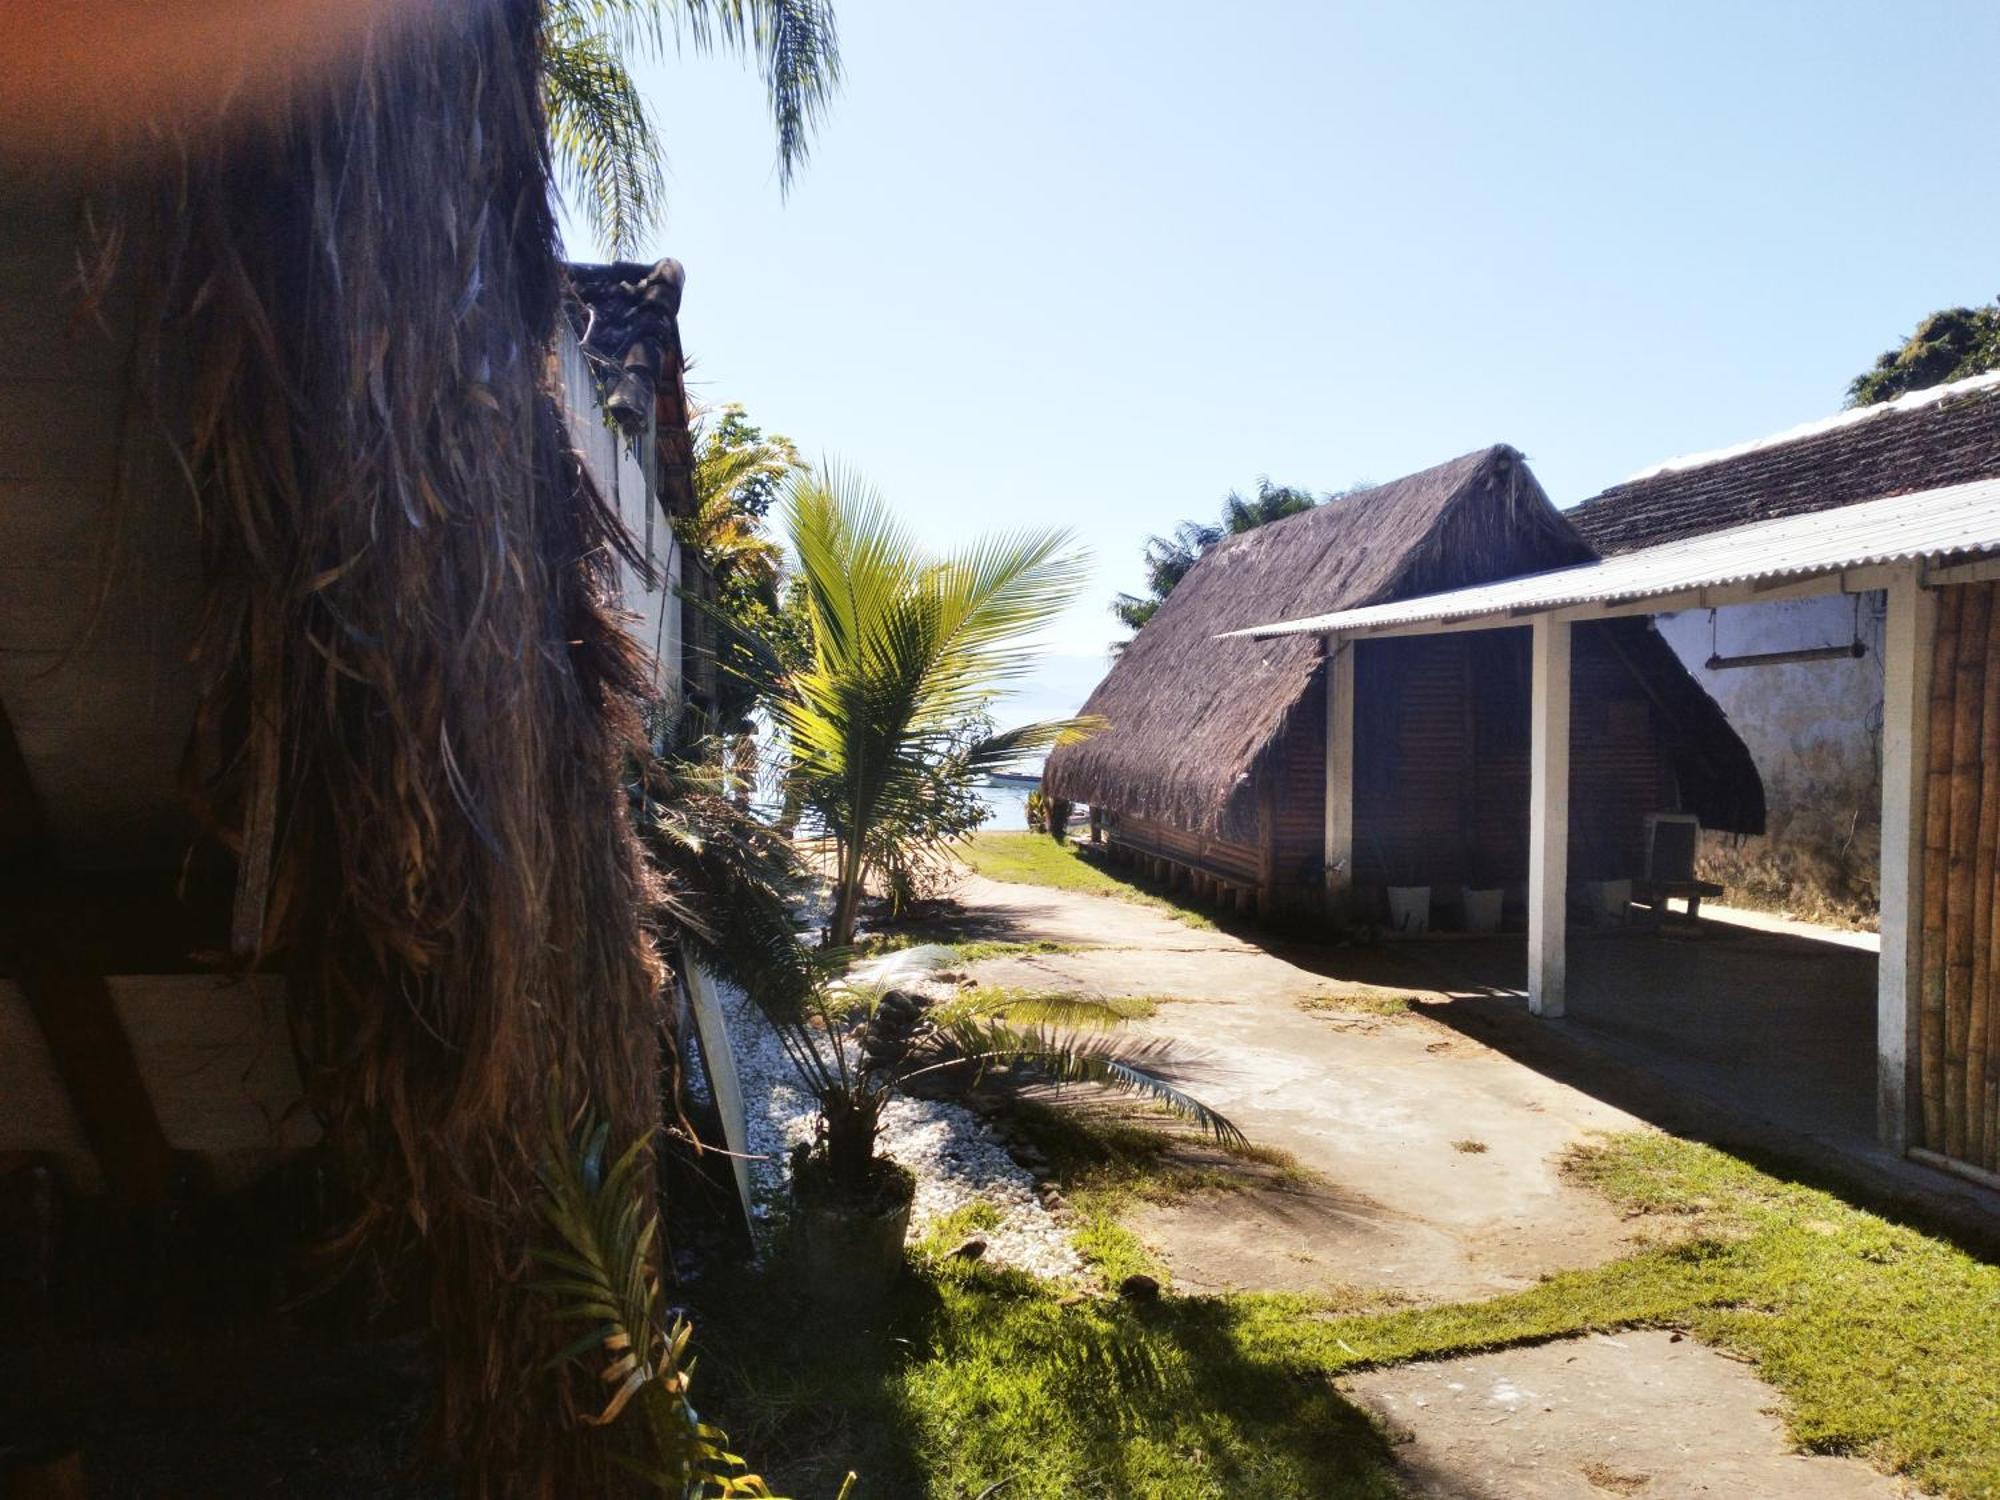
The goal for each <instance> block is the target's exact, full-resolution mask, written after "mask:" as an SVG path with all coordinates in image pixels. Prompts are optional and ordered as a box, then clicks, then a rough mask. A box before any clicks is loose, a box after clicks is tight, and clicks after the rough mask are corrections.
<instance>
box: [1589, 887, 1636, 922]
mask: <svg viewBox="0 0 2000 1500" xmlns="http://www.w3.org/2000/svg"><path fill="white" fill-rule="evenodd" d="M1586 889H1588V890H1589V892H1590V913H1591V915H1592V916H1594V917H1596V918H1597V920H1598V921H1600V922H1608V923H1610V924H1612V925H1613V926H1620V925H1623V923H1624V921H1625V919H1626V918H1627V917H1628V916H1629V915H1631V911H1632V882H1631V881H1629V880H1592V881H1589V882H1587V883H1586Z"/></svg>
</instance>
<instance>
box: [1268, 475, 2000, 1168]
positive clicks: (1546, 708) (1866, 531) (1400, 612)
mask: <svg viewBox="0 0 2000 1500" xmlns="http://www.w3.org/2000/svg"><path fill="white" fill-rule="evenodd" d="M1996 587H2000V479H1975V480H1971V481H1968V482H1965V483H1961V484H1953V485H1945V486H1942V487H1940V488H1937V489H1929V490H1918V491H1915V492H1911V493H1900V494H1892V495H1887V496H1883V497H1879V498H1875V499H1867V500H1857V501H1855V502H1853V503H1850V504H1843V505H1839V506H1836V507H1835V508H1833V509H1829V510H1819V511H1815V510H1812V509H1810V508H1807V507H1805V506H1801V507H1798V508H1796V509H1795V510H1794V512H1793V513H1792V514H1787V515H1781V516H1778V517H1776V518H1774V519H1770V520H1762V521H1751V522H1748V523H1746V524H1742V525H1737V526H1729V527H1724V528H1722V529H1720V530H1713V531H1706V532H1699V533H1696V534H1693V535H1687V536H1683V537H1682V538H1681V539H1680V540H1677V541H1668V542H1662V543H1660V544H1659V545H1656V546H1652V547H1640V548H1637V549H1634V550H1632V551H1628V552H1623V553H1620V554H1619V555H1617V556H1614V557H1609V558H1604V559H1601V560H1599V561H1596V562H1587V563H1580V564H1576V565H1573V566H1570V567H1567V568H1558V569H1552V570H1550V571H1547V572H1543V573H1538V574H1533V575H1530V576H1526V577H1521V578H1516V579H1510V580H1504V581H1501V582H1497V583H1490V584H1484V585H1478V586H1474V587H1470V588H1461V589H1456V590H1449V591H1444V592H1440V593H1435V594H1428V595H1423V596H1419V597H1415V598H1409V599H1403V600H1398V601H1391V602H1385V603H1380V604H1375V605H1366V606H1361V607H1347V608H1337V609H1333V610H1330V611H1327V612H1325V613H1322V614H1317V615H1310V616H1306V617H1303V618H1298V619H1293V620H1288V621H1273V622H1271V623H1269V624H1267V625H1264V626H1261V627H1259V628H1257V629H1255V630H1253V631H1251V632H1249V633H1248V636H1247V638H1249V639H1261V640H1270V641H1276V640H1301V639H1316V640H1320V641H1324V642H1328V643H1330V644H1333V645H1334V647H1335V649H1339V650H1361V649H1366V648H1368V647H1369V646H1371V645H1380V644H1382V643H1384V642H1386V641H1389V640H1404V639H1433V640H1445V639H1451V638H1453V637H1454V636H1462V635H1463V634H1465V633H1468V632H1474V633H1476V632H1490V631H1501V630H1518V629H1519V628H1520V626H1521V623H1522V622H1523V621H1527V622H1529V625H1530V628H1531V631H1532V653H1531V655H1532V668H1531V672H1532V699H1531V703H1532V707H1531V716H1530V717H1531V724H1530V740H1531V753H1530V767H1531V770H1530V779H1531V784H1532V793H1531V815H1530V828H1529V878H1528V887H1529V888H1528V917H1529V931H1528V1001H1529V1005H1530V1007H1531V1008H1532V1009H1533V1010H1534V1011H1535V1012H1536V1013H1537V1014H1540V1015H1544V1016H1560V1015H1562V1014H1563V1013H1564V1010H1565V1006H1566V1002H1567V998H1568V994H1567V991H1568V956H1569V948H1568V941H1567V939H1568V917H1569V900H1568V895H1569V889H1570V881H1571V877H1572V873H1573V872H1572V867H1571V863H1570V860H1571V853H1572V841H1571V838H1570V832H1569V826H1570V823H1571V820H1572V819H1573V817H1574V816H1575V810H1576V804H1577V802H1578V799H1579V791H1580V781H1579V778H1578V775H1577V768H1576V755H1577V753H1578V752H1579V750H1580V749H1581V748H1582V746H1581V741H1580V740H1577V739H1575V738H1573V736H1572V732H1571V730H1572V724H1573V719H1574V716H1575V714H1576V713H1577V712H1578V711H1579V710H1580V708H1581V705H1582V703H1583V694H1582V692H1581V690H1580V689H1579V688H1578V685H1577V665H1578V662H1579V661H1580V659H1581V656H1582V651H1583V647H1582V640H1583V638H1584V635H1585V633H1586V632H1588V631H1593V630H1601V629H1603V628H1604V626H1605V624H1606V622H1607V621H1608V620H1616V619H1620V618H1644V617H1647V616H1650V615H1652V614H1654V613H1658V612H1669V611H1677V610H1687V609H1719V608H1723V607H1726V606H1731V605H1740V604H1745V603H1751V602H1773V601H1779V600H1785V599H1793V598H1816V597H1819V596H1823V595H1835V596H1839V595H1848V596H1852V595H1855V594H1860V593H1865V592H1872V591H1880V592H1881V593H1882V594H1883V595H1884V597H1885V600H1886V604H1885V612H1886V627H1885V631H1884V645H1883V651H1882V657H1883V694H1882V780H1881V800H1880V819H1881V826H1882V858H1881V892H1882V896H1881V921H1880V929H1881V954H1880V959H1879V962H1878V965H1877V971H1876V996H1875V1026H1874V1052H1875V1057H1874V1063H1875V1068H1874V1073H1875V1105H1876V1110H1875V1115H1876V1129H1877V1134H1878V1136H1879V1139H1880V1142H1881V1144H1882V1145H1883V1146H1886V1147H1887V1148H1889V1150H1890V1151H1892V1152H1894V1153H1896V1154H1897V1155H1902V1154H1905V1153H1907V1154H1909V1155H1912V1156H1915V1157H1917V1158H1918V1159H1920V1160H1922V1161H1924V1162H1926V1163H1928V1164H1931V1165H1935V1166H1939V1167H1942V1168H1945V1169H1947V1170H1950V1171H1953V1172H1956V1173H1959V1174H1960V1175H1963V1176H1967V1177H1970V1178H1973V1179H1975V1180H1977V1181H1979V1182H1981V1183H1983V1184H1985V1185H1986V1186H1989V1187H2000V1171H1996V1168H2000V942H1996V938H2000V875H1996V860H1995V850H1996V831H2000V607H1996V601H1995V597H1994V594H1995V589H1996Z"/></svg>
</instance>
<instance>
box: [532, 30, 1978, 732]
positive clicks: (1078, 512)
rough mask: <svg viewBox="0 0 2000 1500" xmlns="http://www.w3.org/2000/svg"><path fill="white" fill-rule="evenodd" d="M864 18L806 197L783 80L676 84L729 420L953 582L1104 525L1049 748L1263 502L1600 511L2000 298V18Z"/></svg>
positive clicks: (671, 101)
mask: <svg viewBox="0 0 2000 1500" xmlns="http://www.w3.org/2000/svg"><path fill="white" fill-rule="evenodd" d="M836 3H837V4H838V10H839V18H840V27H841V37H842V46H843V52H844V56H845V59H846V64H847V82H846V87H845V89H844V91H843V93H842V95H841V97H840V98H839V100H838V101H837V102H836V104H835V106H834V109H833V112H832V114H831V117H830V118H829V120H828V121H827V123H826V126H825V128H824V129H823V130H822V132H821V134H820V135H819V137H818V139H817V142H816V145H815V148H814V152H813V157H812V160H811V161H810V162H809V163H808V164H807V166H806V168H805V170H804V172H803V174H802V175H801V177H800V179H799V181H798V182H797V184H796V185H795V187H794V189H793V191H792V193H791V195H790V197H789V199H785V198H781V196H780V193H779V190H778V183H777V179H776V175H775V172H774V171H773V166H772V144H771V134H770V128H769V124H768V120H767V117H766V115H765V112H764V101H763V96H762V91H761V87H760V85H759V84H758V83H757V81H756V79H755V77H754V75H753V74H751V73H750V72H749V71H747V70H746V69H745V68H743V67H742V66H740V65H739V64H737V63H735V62H733V61H728V60H710V59H694V58H682V59H670V60H668V61H666V62H663V63H660V64H656V65H655V64H648V65H646V66H645V67H644V68H643V69H642V71H641V78H642V83H643V85H644V86H645V87H646V89H647V91H648V94H649V96H650V98H651V99H652V101H653V104H654V106H655V108H656V110H657V112H658V116H659V119H660V122H661V125H662V129H663V134H664V136H665V139H666V143H667V146H668V150H669V153H670V157H671V165H670V182H669V190H670V205H669V214H668V221H667V224H666V227H665V229H664V231H663V232H662V234H661V235H660V237H659V240H658V244H657V252H658V253H659V254H670V255H673V256H674V257H676V258H677V259H679V260H681V261H682V262H683V263H684V264H685V265H686V267H687V276H688V281H687V295H686V302H685V305H684V307H683V310H682V330H683V335H684V339H685V342H686V344H687V348H688V351H689V353H690V355H691V356H692V358H693V360H694V362H695V370H694V374H693V381H694V386H695V392H696V395H697V396H698V397H699V398H701V399H703V400H706V401H713V402H720V401H728V400H734V401H742V402H744V403H745V404H747V405H748V407H749V408H750V411H751V414H752V415H753V417H754V418H755V419H756V420H758V421H760V422H762V423H764V424H765V425H767V426H770V427H774V428H776V429H778V430H780V431H783V432H785V433H788V434H789V435H790V436H792V437H793V438H794V439H796V440H797V441H798V442H799V443H800V445H801V446H802V447H803V448H804V449H805V450H806V452H807V453H808V454H809V455H819V454H826V455H830V456H835V457H838V458H839V459H841V460H842V461H843V462H845V463H848V464H850V465H852V466H854V467H855V468H857V469H859V470H860V471H862V472H863V473H865V474H866V475H868V476H869V477H870V478H871V479H872V480H873V481H874V482H875V483H876V484H877V485H878V486H879V487H880V488H881V490H882V491H883V492H884V494H885V495H886V496H887V498H888V499H889V500H890V501H891V503H892V504H894V505H895V506H896V507H897V508H898V509H899V510H900V511H901V512H902V513H903V514H904V515H905V516H906V517H907V518H908V519H909V520H910V522H911V523H912V524H913V525H914V526H915V527H916V529H917V530H918V532H919V533H920V534H921V535H922V536H924V537H925V538H926V539H927V540H929V541H931V542H933V543H935V544H937V545H940V546H943V545H947V544H950V543H952V542H954V541H958V540H962V539H964V538H967V537H969V536H971V535H974V534H976V533H978V532H980V531H983V530H988V529H992V528H994V527H1007V526H1042V525H1061V526H1068V527H1071V528H1073V529H1074V530H1075V532H1076V533H1077V535H1078V537H1079V539H1080V540H1081V541H1082V543H1083V544H1084V545H1085V546H1087V547H1088V548H1089V549H1090V551H1091V552H1092V554H1093V556H1094V558H1095V562H1096V567H1095V570H1094V574H1093V582H1092V586H1091V589H1090V591H1089V594H1088V595H1087V596H1086V598H1085V599H1083V600H1082V601H1080V603H1079V604H1078V606H1077V607H1076V608H1075V609H1074V610H1072V611H1071V612H1070V614H1069V615H1068V616H1067V617H1066V618H1065V619H1064V620H1063V622H1062V623H1061V626H1060V627H1059V629H1058V630H1057V632H1056V633H1055V637H1054V642H1053V644H1054V646H1055V647H1056V654H1055V655H1053V656H1052V657H1051V659H1050V661H1049V663H1048V666H1047V669H1046V670H1045V672H1044V673H1043V675H1042V677H1041V678H1040V679H1039V680H1038V682H1037V684H1036V687H1035V691H1034V692H1033V693H1032V694H1031V695H1030V696H1029V697H1028V698H1026V699H1024V700H1023V704H1022V707H1023V708H1024V709H1032V711H1034V712H1037V713H1040V712H1055V711H1066V710H1069V709H1073V708H1074V707H1075V705H1076V703H1077V702H1078V701H1080V699H1081V697H1082V695H1083V693H1084V692H1085V691H1087V690H1088V688H1089V686H1090V685H1091V683H1092V682H1094V681H1095V680H1096V678H1097V677H1098V676H1099V675H1101V673H1102V670H1103V660H1104V656H1103V653H1104V648H1105V646H1106V645H1107V643H1108V642H1109V641H1110V640H1111V639H1113V638H1114V637H1115V636H1116V635H1117V634H1118V630H1117V627H1116V624H1115V622H1114V621H1113V620H1112V619H1111V617H1110V615H1109V613H1108V612H1107V609H1106V605H1107V602H1108V600H1109V599H1110V597H1111V595H1112V594H1114V593H1115V592H1117V591H1118V590H1120V589H1124V588H1132V587H1134V586H1136V584H1137V583H1138V580H1139V564H1138V559H1139V554H1140V549H1141V547H1142V545H1143V543H1144V540H1145V538H1146V536H1147V535H1148V534H1149V533H1151V532H1154V531H1159V530H1164V529H1166V528H1167V527H1168V526H1170V525H1171V524H1172V523H1173V522H1174V521H1175V520H1176V519H1178V518H1180V517H1183V516H1189V515H1208V514H1210V513H1212V512H1213V511H1214V510H1215V509H1216V508H1217V507H1218V505H1219V503H1220V501H1221V499H1222V497H1223V495H1224V494H1225V493H1226V492H1227V491H1228V490H1229V489H1230V488H1231V487H1248V486H1250V485H1251V484H1253V483H1254V482H1255V480H1256V477H1257V476H1258V475H1259V474H1269V475H1271V476H1272V477H1273V478H1275V479H1278V480H1280V481H1283V482H1287V483H1294V484H1301V485H1306V486H1309V487H1311V488H1314V489H1332V488H1338V487H1344V486H1346V485H1348V484H1350V483H1352V482H1354V481H1356V480H1359V479H1373V480H1383V479H1390V478H1394V477H1395V476H1397V475H1400V474H1404V473H1408V472H1410V471H1411V470H1414V469H1419V468H1423V467H1425V466H1427V465H1429V464H1432V463H1436V462H1439V461H1441V460H1443V459H1446V458H1449V457H1452V456H1454V455H1456V454H1459V453H1462V452H1465V451H1468V450H1470V449H1473V448H1477V447H1481V446H1483V445H1485V444H1488V443H1493V442H1508V443H1512V444H1514V445H1516V446H1517V447H1519V448H1521V449H1522V450H1523V451H1524V452H1525V453H1526V454H1527V455H1528V458H1529V461H1530V463H1531V464H1532V466H1533V467H1534V470H1535V472H1536V473H1537V474H1538V475H1539V476H1540V478H1541V480H1542V483H1543V484H1544V486H1545V487H1546V488H1547V489H1548V491H1549V493H1550V494H1551V496H1552V497H1553V498H1554V499H1555V500H1556V503H1557V504H1559V505H1568V504H1573V503H1574V502H1575V501H1577V500H1580V499H1582V498H1584V497H1585V496H1587V495H1589V494H1592V493H1594V492H1595V491H1596V490H1598V489H1601V488H1602V487H1604V486H1605V485H1607V484H1610V483H1613V482H1615V481H1616V480H1618V479H1620V478H1622V477H1624V476H1625V475H1626V474H1629V473H1631V472H1632V471H1634V470H1636V469H1639V468H1641V467H1644V466H1646V465H1648V464H1651V463H1653V462H1656V461H1658V460H1660V459H1662V458H1665V457H1667V456H1669V455H1672V454H1675V453H1680V452H1686V451H1689V450H1692V449H1699V448H1708V447H1715V446H1719V445H1721V444H1724V443H1729V442H1733V441H1737V440H1740V439H1744V438H1748V437H1753V436H1756V435H1758V434H1760V433H1763V432H1767V431H1771V430H1774V429H1776V428H1780V427H1784V426H1789V425H1791V424H1792V423H1795V422H1799V421H1804V420H1807V419H1810V418H1813V417H1816V416H1821V415H1825V414H1827V413H1829V412H1831V411H1833V410H1835V409H1836V408H1837V407H1838V406H1839V405H1840V402H1841V398H1842V394H1843V389H1844V386H1845V383H1846V381H1847V380H1848V379H1849V378H1850V377H1851V376H1852V375H1854V374H1855V373H1857V372H1858V371H1859V370H1861V369H1862V368H1864V367H1865V366H1866V365H1867V364H1868V363H1869V361H1870V360H1872V358H1873V357H1874V355H1875V354H1876V353H1878V352H1879V351H1880V350H1882V349H1883V348H1886V347H1888V346H1889V345H1891V344H1893V343H1895V342H1897V341H1898V340H1900V338H1901V337H1902V336H1903V335H1904V334H1905V333H1906V332H1907V331H1908V329H1909V328H1910V327H1911V326H1912V325H1913V324H1914V323H1915V321H1916V320H1917V319H1918V318H1919V317H1920V316H1921V315H1922V314H1923V313H1925V312H1927V311H1929V310H1931V309H1932V308H1935V307H1940V306H1945V305H1950V304H1953V303H1973V302H1982V301H1986V300H1988V299H1990V298H1992V297H1993V296H1994V295H1995V294H1996V293H2000V166H1996V151H1995V147H1996V145H2000V107H1996V93H2000V90H1996V86H1995V73H1994V59H1995V58H1996V57H2000V6H1997V5H1993V4H1990V3H1987V0H1959V3H1930V4H1924V3H1910V0H1901V3H1898V4H1896V5H1893V6H1888V5H1882V4H1879V3H1877V4H1834V3H1820V4H1784V3H1760V0H1735V3H1732V4H1722V5H1712V4H1697V3H1686V0H1676V3H1672V4H1656V5H1652V6H1647V7H1640V6H1637V5H1606V4H1602V3H1599V4H1594V5H1585V4H1575V5H1537V4H1528V3H1515V4H1507V5H1499V4H1418V3H1395V4H1392V3H1386V0H1385V3H1381V4H1376V5H1367V6H1363V5H1350V4H1317V5H1296V6H1288V5H1275V4H1274V5H1246V6H1242V7H1218V6H1213V5H1202V6H1197V5H1193V4H1174V3H1156V4H1143V5H1142V4H1136V3H1134V4H1111V3H1089V0H1072V3H1069V4H1060V3H1056V4H1012V5H1006V6H976V5H963V4H931V5H920V4H917V3H914V0H836ZM569 248H570V251H571V253H572V254H574V255H579V256H588V255H592V254H593V253H596V252H597V251H598V250H599V249H601V247H593V246H591V245H590V244H589V242H588V236H587V235H585V234H583V233H581V232H579V231H576V230H574V229H572V232H571V239H570V246H569ZM648 255H649V258H650V255H651V251H650V250H649V252H648Z"/></svg>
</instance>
